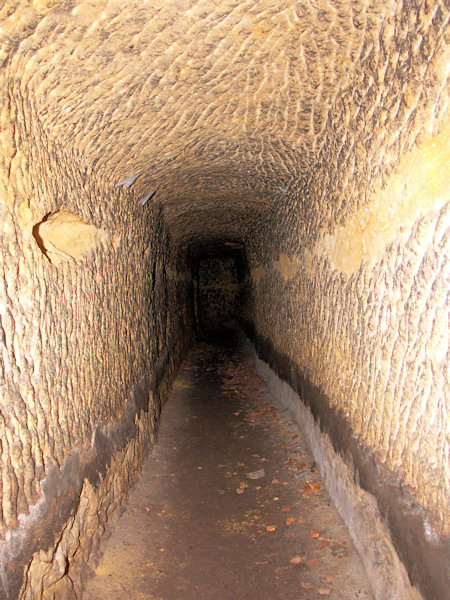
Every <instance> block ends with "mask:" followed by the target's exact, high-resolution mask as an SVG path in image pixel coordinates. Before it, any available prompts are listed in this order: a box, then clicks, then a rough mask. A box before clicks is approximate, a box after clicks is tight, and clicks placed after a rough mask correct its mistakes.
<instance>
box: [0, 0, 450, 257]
mask: <svg viewBox="0 0 450 600" xmlns="http://www.w3.org/2000/svg"><path fill="white" fill-rule="evenodd" d="M406 4H408V3H406ZM406 4H405V3H402V2H394V1H392V0H357V1H349V2H340V1H337V0H320V1H316V0H314V1H312V0H311V1H308V0H303V1H301V2H298V1H293V0H277V1H276V2H275V1H267V0H261V1H256V0H248V1H242V2H237V1H235V0H233V1H230V0H226V1H223V2H220V3H219V2H211V0H200V1H198V2H194V1H193V0H186V1H181V0H177V2H167V1H164V0H150V1H148V2H142V1H141V0H139V1H132V0H127V2H123V1H122V0H114V1H109V2H105V1H104V0H89V1H88V0H78V1H71V2H69V1H64V2H57V1H52V2H46V1H45V0H42V1H39V2H33V3H29V2H26V1H19V2H6V3H5V4H4V5H3V9H2V11H1V13H0V19H1V20H2V22H3V34H2V50H1V55H0V56H1V58H2V61H4V65H5V66H6V69H5V75H4V76H5V80H4V81H3V84H4V89H8V90H9V94H10V100H11V99H13V100H12V102H17V103H18V105H20V101H22V104H27V105H29V107H28V108H27V111H28V114H29V116H31V119H37V120H38V121H39V123H40V127H41V129H42V131H44V132H45V136H46V138H47V140H48V143H50V144H52V143H54V144H58V145H59V146H60V147H62V148H65V149H69V148H70V152H71V155H74V156H76V157H77V161H78V162H79V164H80V166H82V167H83V168H84V170H85V173H87V175H88V176H95V177H96V178H99V179H100V180H101V181H103V182H105V185H106V187H107V188H108V186H110V189H114V185H115V184H116V183H117V182H119V181H121V180H123V179H124V177H126V176H128V175H131V174H137V173H141V175H140V176H139V177H138V178H137V180H136V182H135V183H134V184H133V186H132V188H131V191H132V192H133V193H135V194H136V197H138V198H139V197H145V195H146V194H147V193H148V192H149V190H152V189H154V187H155V186H156V185H158V184H159V186H160V187H159V189H158V191H157V194H155V196H154V200H155V201H156V200H157V201H158V202H160V203H161V207H162V210H163V211H164V214H165V217H166V220H167V222H168V224H169V228H170V231H171V234H172V236H173V238H174V239H175V240H176V241H177V243H178V244H180V245H181V244H184V243H185V242H186V240H188V239H189V238H191V237H192V238H194V239H196V240H197V242H198V241H199V240H205V241H207V239H208V238H209V235H210V233H211V235H213V237H215V238H216V237H219V238H221V237H222V238H224V239H225V238H234V237H236V238H239V239H244V238H245V236H246V235H247V234H248V231H249V228H251V227H252V222H256V221H258V220H261V219H265V218H266V217H267V211H270V210H271V207H273V205H274V203H277V202H280V201H283V198H284V193H285V192H283V191H282V190H286V188H287V187H289V186H291V187H292V186H294V187H295V186H299V185H300V184H299V182H300V181H307V180H308V178H309V179H311V178H313V177H316V178H318V179H320V177H322V175H320V173H321V172H322V171H323V170H324V169H325V170H326V169H328V170H330V169H335V168H336V166H337V165H338V164H339V161H341V162H345V161H347V162H348V161H350V160H351V159H350V158H349V157H350V155H355V153H356V154H357V155H359V156H362V154H363V151H362V148H365V150H364V153H365V154H366V155H367V154H368V147H369V145H370V144H372V143H374V142H375V148H378V149H379V148H381V147H389V146H390V145H395V143H396V136H395V134H392V133H390V132H389V127H388V126H387V125H388V122H389V120H390V119H394V118H397V119H398V118H400V117H401V118H403V119H406V120H407V119H408V118H409V116H410V115H412V114H414V110H415V108H416V106H417V104H418V102H419V101H421V102H422V101H424V95H423V94H424V92H423V90H421V89H418V88H417V86H416V88H417V89H416V88H414V87H413V88H411V89H409V88H408V81H407V78H403V79H404V81H402V78H401V73H402V69H403V70H404V72H405V73H406V72H407V70H408V68H409V67H410V65H411V60H414V57H420V59H421V60H420V61H419V60H417V61H416V63H417V64H419V63H423V64H424V65H425V66H424V67H423V68H424V69H425V68H426V63H427V61H428V60H429V59H430V58H431V55H432V53H433V52H434V51H435V48H436V46H435V45H433V46H427V38H426V33H427V28H428V26H429V25H430V23H431V22H432V21H433V22H437V24H438V26H439V22H441V23H443V25H442V29H443V28H444V27H445V23H444V21H445V19H444V17H443V11H444V9H443V7H441V5H440V3H439V2H435V3H431V4H430V5H428V4H427V3H425V2H424V3H417V7H415V8H411V7H408V6H409V5H408V6H406ZM419 24H420V25H419ZM441 34H442V31H441ZM439 35H440V34H439ZM413 38H414V40H416V41H417V40H418V42H417V43H415V44H413V43H412V41H411V40H413ZM427 53H428V54H429V55H430V56H428V55H427ZM418 77H419V78H420V72H419V73H418ZM402 98H409V100H408V101H407V102H406V101H405V103H404V104H405V106H403V105H401V102H400V100H401V99H402ZM425 99H426V98H425ZM400 105H401V106H400ZM18 110H20V108H19V109H18ZM399 111H400V113H401V114H400V117H399V114H398V113H399ZM402 111H403V112H402ZM405 111H406V112H405ZM24 112H26V111H25V110H24ZM405 115H406V116H405ZM381 116H382V117H383V118H381ZM24 120H25V117H24ZM380 122H381V123H383V124H384V125H385V127H380ZM351 128H353V130H352V131H351V132H350V131H349V129H351ZM36 143H39V141H38V140H36ZM42 143H44V141H42ZM397 150H398V149H397ZM374 152H375V153H376V150H375V151H374ZM383 152H384V159H385V160H386V161H387V163H389V161H390V159H389V156H387V154H386V152H385V151H383ZM340 153H341V156H340V157H339V155H340ZM338 157H339V159H338ZM367 160H368V161H369V163H367ZM367 160H366V163H367V164H365V165H363V166H361V167H358V166H356V167H355V166H353V167H352V169H353V170H355V169H356V170H358V168H359V169H360V170H361V171H365V174H366V175H367V174H370V170H371V169H372V171H376V170H377V169H378V165H379V160H378V159H376V157H375V155H374V153H372V154H370V153H369V159H367ZM380 160H381V159H380ZM353 161H354V158H353ZM370 161H371V162H370ZM362 162H363V161H362ZM328 179H329V178H328ZM330 201H331V200H330ZM346 206H347V204H345V203H344V204H342V206H340V210H345V208H346ZM250 215H253V216H252V218H251V219H250ZM249 219H250V220H249ZM334 221H336V219H334Z"/></svg>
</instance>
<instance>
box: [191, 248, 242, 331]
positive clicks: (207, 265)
mask: <svg viewBox="0 0 450 600" xmlns="http://www.w3.org/2000/svg"><path fill="white" fill-rule="evenodd" d="M194 252H195V254H194V255H193V258H192V269H193V273H194V296H195V298H194V306H195V314H196V320H197V325H198V329H199V330H200V331H203V332H204V331H207V330H209V329H212V330H217V329H223V328H230V327H234V326H236V325H238V324H240V323H242V319H243V317H242V314H243V309H244V303H245V302H246V297H245V294H246V290H245V283H246V280H247V277H248V264H247V257H246V252H245V248H244V246H243V244H241V243H240V242H237V241H230V240H227V241H222V242H220V243H214V244H210V245H207V246H203V247H202V248H199V249H196V250H194Z"/></svg>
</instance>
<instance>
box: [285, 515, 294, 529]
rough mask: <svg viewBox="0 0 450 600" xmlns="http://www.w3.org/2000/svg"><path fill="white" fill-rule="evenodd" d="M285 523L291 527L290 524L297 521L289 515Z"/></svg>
mask: <svg viewBox="0 0 450 600" xmlns="http://www.w3.org/2000/svg"><path fill="white" fill-rule="evenodd" d="M285 523H286V525H287V526H288V527H289V525H292V523H295V519H293V518H292V517H288V518H287V519H286V521H285Z"/></svg>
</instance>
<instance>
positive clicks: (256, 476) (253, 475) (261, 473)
mask: <svg viewBox="0 0 450 600" xmlns="http://www.w3.org/2000/svg"><path fill="white" fill-rule="evenodd" d="M265 475H266V472H265V471H264V469H258V470H257V471H252V472H251V473H247V475H246V477H247V479H261V478H262V477H264V476H265Z"/></svg>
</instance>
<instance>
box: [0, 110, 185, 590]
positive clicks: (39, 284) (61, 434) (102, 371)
mask: <svg viewBox="0 0 450 600" xmlns="http://www.w3.org/2000/svg"><path fill="white" fill-rule="evenodd" d="M17 118H18V122H21V123H24V122H25V121H26V120H27V119H29V120H30V122H33V114H32V108H31V107H30V106H29V105H27V104H26V103H25V104H24V105H23V115H22V116H21V117H20V119H19V117H17ZM33 133H34V135H33V144H31V143H30V137H29V134H28V132H27V131H26V130H25V128H22V127H21V126H20V125H17V126H16V131H15V143H16V145H17V154H16V163H15V166H14V167H13V168H14V179H13V180H14V183H15V188H12V186H11V188H10V193H9V194H8V196H4V197H3V198H2V200H3V201H2V204H1V212H2V214H1V224H2V231H1V236H2V239H1V248H2V253H1V277H0V282H1V283H0V286H1V291H0V306H1V333H2V358H3V360H2V363H1V368H2V372H1V375H2V413H1V415H2V417H1V422H0V439H1V445H2V455H1V456H2V465H1V467H2V479H1V512H0V527H1V529H0V530H1V534H2V541H1V542H0V544H1V546H0V548H1V562H2V591H1V592H0V596H1V597H7V598H15V597H17V594H18V592H19V590H20V589H22V591H21V593H20V597H24V598H31V597H40V594H41V592H43V591H44V590H45V594H44V597H46V598H47V597H48V598H52V597H55V598H62V597H65V596H63V593H65V591H64V590H66V588H67V587H69V588H70V587H71V586H75V588H76V589H77V590H78V591H79V588H80V584H81V575H82V572H83V569H82V568H81V567H82V566H83V565H86V563H88V562H89V563H90V564H91V565H92V564H93V563H94V560H95V558H96V556H97V554H98V541H99V539H98V538H99V535H100V534H101V533H102V531H104V529H105V528H106V526H108V525H109V524H110V522H111V520H112V519H113V517H114V515H115V514H116V513H117V510H118V507H119V506H120V503H121V502H123V500H124V498H125V495H126V491H127V489H128V487H129V485H130V482H131V481H132V480H133V478H134V476H135V473H136V472H137V470H138V468H139V465H140V460H141V458H142V456H143V455H144V454H145V452H146V450H148V448H149V446H150V444H151V442H152V441H153V439H154V434H155V431H156V425H157V420H158V416H159V410H160V405H161V401H162V400H163V399H164V397H165V393H166V391H167V386H168V384H169V382H170V378H171V377H172V376H173V375H174V371H175V369H176V367H177V365H178V362H179V360H180V358H181V356H182V354H183V352H184V349H185V348H186V345H187V344H188V343H189V341H190V333H189V331H190V329H189V327H190V307H189V303H188V300H187V299H188V298H189V291H188V286H189V273H188V272H187V270H186V265H185V264H183V261H180V260H178V261H176V260H175V258H174V257H173V256H172V254H171V250H170V248H169V237H168V234H167V230H166V227H165V225H164V222H163V218H162V215H161V210H160V207H158V206H157V205H156V204H150V205H148V204H147V205H144V206H141V205H140V204H139V202H138V201H139V197H137V196H136V194H135V193H134V192H133V188H132V187H130V188H128V189H127V188H126V186H120V187H117V188H116V187H115V186H114V183H113V182H112V183H109V184H106V183H104V182H103V184H102V182H100V183H99V182H95V183H93V182H92V180H91V179H89V178H86V176H85V174H84V172H83V168H82V167H81V165H80V164H79V163H77V161H76V160H74V157H73V156H71V155H70V152H68V153H66V152H64V151H63V149H61V148H60V147H58V145H57V143H56V142H54V145H53V146H51V143H50V142H49V140H47V139H45V137H44V138H43V139H41V138H39V137H38V135H39V132H38V131H37V127H36V130H35V131H34V132H33ZM38 144H41V145H38ZM39 153H41V157H40V159H39V160H37V159H36V160H33V159H32V155H33V154H36V155H39ZM19 156H20V160H19V159H18V158H17V157H19ZM124 175H127V174H126V173H124ZM12 177H13V176H12V173H10V180H11V179H12ZM175 307H176V310H175ZM24 573H26V578H25V582H24V583H22V579H23V577H24ZM54 589H56V591H53V590H54ZM52 594H54V595H52Z"/></svg>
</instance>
